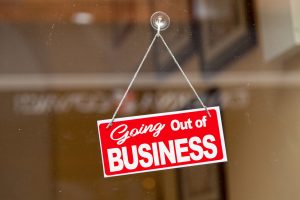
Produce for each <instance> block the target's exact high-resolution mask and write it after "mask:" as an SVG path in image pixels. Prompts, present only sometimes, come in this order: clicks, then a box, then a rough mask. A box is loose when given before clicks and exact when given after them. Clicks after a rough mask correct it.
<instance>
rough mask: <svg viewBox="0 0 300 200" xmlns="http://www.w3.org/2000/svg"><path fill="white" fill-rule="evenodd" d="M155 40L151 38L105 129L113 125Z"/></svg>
mask: <svg viewBox="0 0 300 200" xmlns="http://www.w3.org/2000/svg"><path fill="white" fill-rule="evenodd" d="M156 38H157V37H156V36H155V37H154V38H153V40H152V42H151V44H150V45H149V47H148V49H147V51H146V53H145V55H144V57H143V59H142V61H141V63H140V65H139V67H138V68H137V70H136V72H135V74H134V76H133V78H132V79H131V81H130V83H129V85H128V87H127V90H126V92H125V93H124V95H123V97H122V99H121V101H120V103H119V105H118V107H117V109H116V110H115V112H114V115H113V117H112V118H111V121H110V122H109V124H108V125H107V127H106V128H108V127H110V126H111V125H112V123H113V121H114V119H115V117H116V115H117V113H118V111H119V109H120V107H121V105H122V103H123V101H124V99H125V97H126V96H127V93H128V91H129V90H130V88H131V86H132V84H133V82H134V80H135V79H136V77H137V75H138V73H139V71H140V69H141V67H142V65H143V64H144V62H145V59H146V58H147V56H148V54H149V52H150V50H151V48H152V46H153V44H154V42H155V40H156Z"/></svg>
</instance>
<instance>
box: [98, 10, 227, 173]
mask: <svg viewBox="0 0 300 200" xmlns="http://www.w3.org/2000/svg"><path fill="white" fill-rule="evenodd" d="M150 23H151V25H152V27H153V28H154V29H155V30H156V31H157V32H156V34H155V36H154V37H153V39H152V41H151V43H150V45H149V47H148V49H147V51H146V53H145V55H144V57H143V58H142V60H141V62H140V64H139V66H138V68H137V70H136V72H135V74H134V76H133V78H132V79H131V81H130V83H129V85H128V87H127V89H126V91H125V93H124V95H123V97H122V99H121V101H120V102H119V104H118V106H117V108H116V110H115V112H114V114H113V116H112V118H111V119H109V120H99V121H98V131H99V140H100V148H101V154H102V164H103V168H104V170H103V171H104V176H105V177H110V176H118V175H124V174H131V173H141V172H146V171H155V170H162V169H168V168H176V167H184V166H191V165H201V164H207V163H215V162H225V161H227V156H226V151H225V142H224V136H223V129H222V123H221V115H220V109H219V107H210V108H207V107H206V106H205V104H204V103H203V101H202V100H201V98H200V97H199V95H198V94H197V92H196V90H195V88H194V87H193V85H192V84H191V82H190V80H189V79H188V77H187V76H186V74H185V73H184V71H183V70H182V67H181V66H180V64H179V63H178V61H177V59H176V58H175V56H174V54H173V53H172V51H171V49H170V48H169V46H168V45H167V43H166V41H165V39H164V37H163V36H162V35H161V31H163V30H166V29H167V28H168V27H169V25H170V18H169V16H168V15H167V14H166V13H164V12H161V11H158V12H155V13H154V14H153V15H152V16H151V18H150ZM157 39H160V40H161V42H162V43H163V44H164V46H165V47H166V49H167V51H168V53H169V54H170V56H171V58H172V60H173V61H174V63H175V64H176V66H177V67H178V69H179V71H180V72H181V74H182V75H183V77H184V78H185V80H186V81H187V83H188V85H189V86H190V88H191V89H192V91H193V92H194V94H195V96H196V97H197V99H198V101H199V102H200V104H201V106H202V107H203V108H202V109H193V110H186V111H177V112H168V113H159V114H154V115H143V116H134V117H125V118H117V119H116V115H117V113H118V111H119V109H120V107H121V106H122V103H123V101H124V99H125V97H126V96H127V94H128V92H129V90H130V88H131V86H132V84H133V82H134V80H135V79H136V77H137V75H138V73H139V71H140V69H141V68H142V65H143V64H144V61H145V59H146V58H147V56H148V54H149V52H150V50H151V48H152V46H153V44H154V42H155V41H156V40H157ZM161 135H164V137H160V136H161ZM128 157H130V158H132V162H131V161H129V159H128ZM130 162H131V163H130Z"/></svg>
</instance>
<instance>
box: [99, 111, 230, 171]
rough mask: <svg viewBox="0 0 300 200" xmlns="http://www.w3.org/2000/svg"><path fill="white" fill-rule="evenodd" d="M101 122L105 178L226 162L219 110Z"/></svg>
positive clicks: (100, 137)
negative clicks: (111, 122)
mask: <svg viewBox="0 0 300 200" xmlns="http://www.w3.org/2000/svg"><path fill="white" fill-rule="evenodd" d="M208 110H209V113H210V114H211V117H209V116H208V115H207V112H206V111H205V109H194V110H185V111H178V112H168V113H160V114H153V115H142V116H135V117H125V118H118V119H115V120H114V122H113V124H112V126H111V127H109V128H107V125H108V124H109V122H110V120H99V121H98V129H99V139H100V148H101V154H102V164H103V171H104V177H110V176H119V175H125V174H134V173H141V172H149V171H156V170H162V169H170V168H178V167H186V166H193V165H203V164H209V163H217V162H226V161H227V156H226V150H225V142H224V136H223V129H222V122H221V115H220V109H219V107H211V108H208Z"/></svg>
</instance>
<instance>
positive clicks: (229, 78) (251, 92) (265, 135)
mask: <svg viewBox="0 0 300 200" xmlns="http://www.w3.org/2000/svg"><path fill="white" fill-rule="evenodd" d="M158 10H161V11H164V12H166V13H167V14H168V15H169V17H170V18H171V25H170V27H169V28H168V29H167V30H165V31H163V32H162V35H163V36H164V38H165V39H166V42H167V43H168V44H169V46H170V48H171V49H172V51H173V52H174V53H175V56H176V57H177V59H178V61H179V63H180V64H181V65H182V67H183V70H184V71H185V72H186V73H187V76H188V77H189V78H190V80H191V82H192V83H193V85H194V86H195V88H196V89H197V92H198V94H199V95H200V96H201V97H202V98H203V100H204V102H205V103H206V104H207V105H210V106H216V105H220V106H221V109H222V118H223V126H224V134H225V141H226V146H227V155H228V162H227V163H224V164H211V165H205V166H197V167H188V168H183V169H173V170H165V171H159V172H155V173H143V174H136V175H128V176H123V177H115V178H106V179H104V178H103V172H102V164H101V155H100V148H99V141H98V133H97V127H96V121H97V120H100V119H108V118H111V116H112V113H113V111H114V109H115V108H116V105H117V104H118V103H119V101H120V98H121V97H122V95H123V93H124V92H125V89H126V87H127V85H128V83H129V82H130V80H131V78H132V76H133V74H134V72H135V70H136V69H137V66H138V64H139V62H140V61H141V59H142V57H143V55H144V52H145V51H146V49H147V47H148V45H149V44H150V42H151V40H152V38H153V36H154V34H155V31H154V30H153V28H152V27H151V26H150V21H149V19H150V16H151V15H152V13H154V12H155V11H158ZM299 13H300V2H299V1H298V0H251V1H250V0H43V1H42V0H0V130H1V132H0V133H1V134H0V199H3V200H18V199H22V200H35V199H43V200H48V199H49V200H63V199H73V200H77V199H78V200H79V199H91V200H98V199H99V200H100V199H101V200H102V199H103V200H108V199H109V200H114V199H125V200H127V199H139V200H140V199H144V200H253V199H255V200H266V199H272V200H282V199H291V200H294V199H300V191H299V187H300V171H299V167H300V123H299V120H300V117H299V116H300V91H299V89H300V70H299V69H300V52H299V50H300V48H299V44H300V14H299ZM157 41H159V40H157ZM199 107H200V105H199V104H198V102H197V101H196V98H195V97H194V94H193V93H192V91H191V90H190V88H189V87H188V85H187V83H186V82H185V80H184V78H183V77H182V76H181V74H180V73H179V71H178V69H177V68H176V65H175V64H174V63H173V62H172V60H171V58H170V57H169V55H168V52H167V51H166V49H165V48H164V47H163V45H162V44H161V43H160V42H156V43H155V45H154V47H153V49H152V51H151V52H150V55H149V57H148V58H147V60H146V62H145V64H144V66H143V68H142V70H141V72H140V74H139V76H138V78H137V80H136V82H135V84H134V86H133V88H132V90H131V91H130V93H129V94H128V96H127V98H126V100H125V102H124V104H123V106H122V108H121V110H120V112H119V117H120V116H132V115H140V114H150V113H158V112H167V111H176V110H182V109H189V108H199Z"/></svg>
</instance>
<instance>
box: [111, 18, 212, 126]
mask: <svg viewBox="0 0 300 200" xmlns="http://www.w3.org/2000/svg"><path fill="white" fill-rule="evenodd" d="M161 23H162V22H161V18H158V23H157V24H158V29H157V33H156V34H155V36H154V38H153V39H152V42H151V43H150V45H149V47H148V49H147V51H146V53H145V55H144V57H143V59H142V61H141V63H140V64H139V66H138V68H137V70H136V72H135V74H134V76H133V78H132V79H131V81H130V83H129V85H128V87H127V89H126V91H125V93H124V95H123V97H122V99H121V101H120V103H119V105H118V107H117V108H116V110H115V112H114V114H113V116H112V118H111V121H110V122H109V124H108V125H107V127H106V128H109V127H111V126H112V123H113V122H114V120H115V118H116V115H117V113H118V111H119V109H120V107H121V105H122V103H123V101H124V99H125V98H126V96H127V94H128V92H129V90H130V88H131V86H132V84H133V82H134V80H135V79H136V77H137V75H138V73H139V71H140V69H141V68H142V65H143V64H144V62H145V60H146V58H147V56H148V54H149V52H150V50H151V48H152V46H153V44H154V42H155V40H156V39H157V38H160V39H161V40H162V42H163V44H164V45H165V47H166V48H167V50H168V52H169V54H170V55H171V57H172V59H173V61H174V62H175V64H176V65H177V67H178V69H179V70H180V72H181V74H182V75H183V77H184V78H185V80H186V81H187V83H188V84H189V86H190V87H191V89H192V91H193V92H194V93H195V95H196V97H197V99H198V101H199V102H200V104H201V105H202V107H203V108H204V109H205V110H206V113H207V114H208V116H209V117H211V115H210V113H209V111H208V109H207V107H206V106H205V104H204V103H203V101H202V100H201V98H200V97H199V95H198V94H197V92H196V90H195V88H194V87H193V85H192V84H191V82H190V80H189V79H188V77H187V76H186V74H185V73H184V71H183V70H182V68H181V66H180V64H179V63H178V61H177V60H176V58H175V56H174V54H173V53H172V51H171V49H170V48H169V46H168V45H167V43H166V41H165V40H164V38H163V36H162V35H161V34H160V30H161V28H160V27H161V25H162V24H161Z"/></svg>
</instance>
